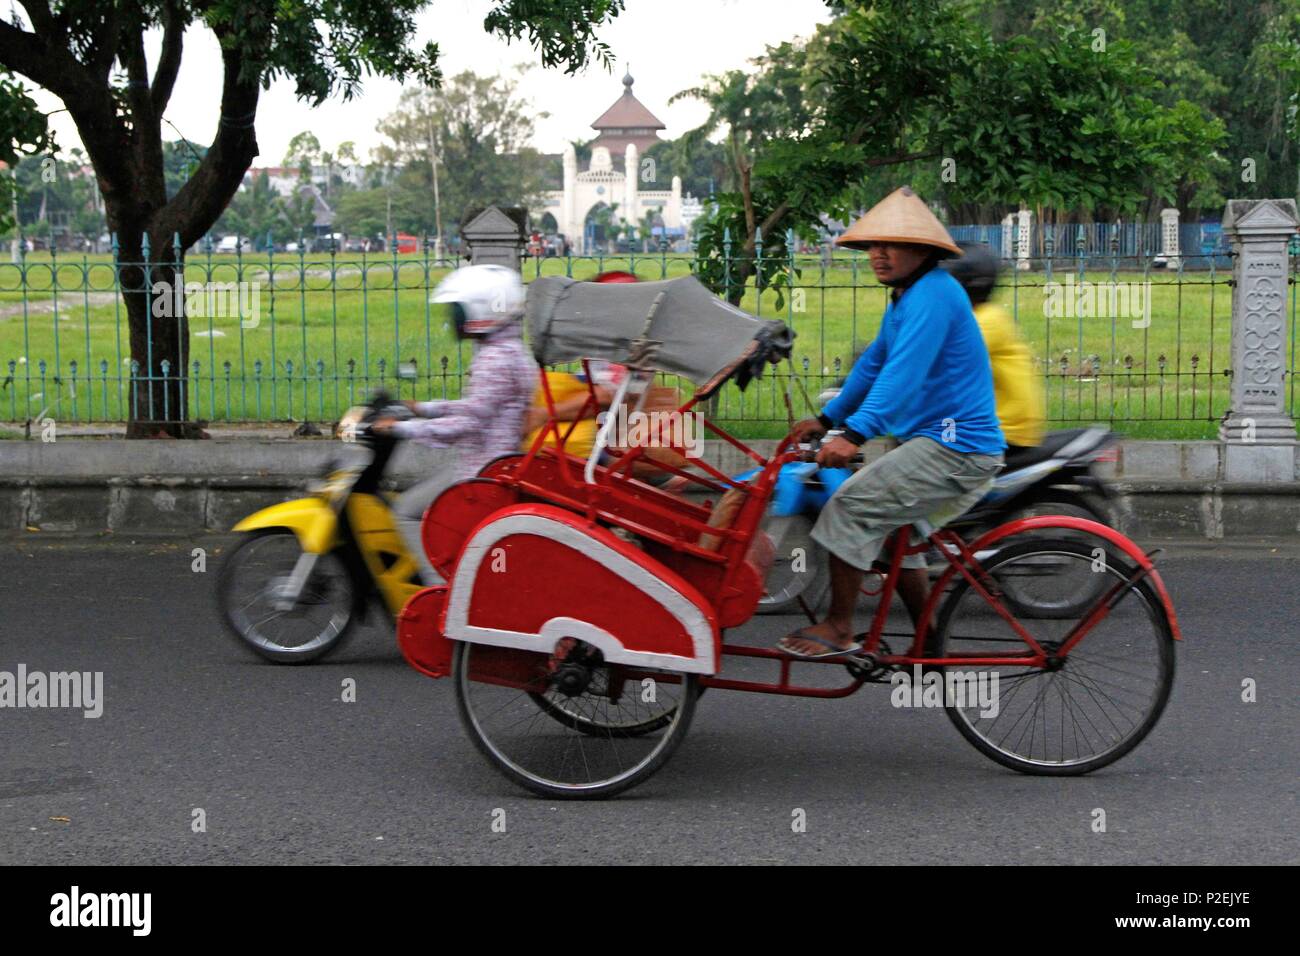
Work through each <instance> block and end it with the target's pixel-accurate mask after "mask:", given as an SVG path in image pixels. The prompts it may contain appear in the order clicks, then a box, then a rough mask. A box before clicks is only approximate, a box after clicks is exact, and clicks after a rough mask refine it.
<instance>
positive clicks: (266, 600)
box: [217, 391, 424, 664]
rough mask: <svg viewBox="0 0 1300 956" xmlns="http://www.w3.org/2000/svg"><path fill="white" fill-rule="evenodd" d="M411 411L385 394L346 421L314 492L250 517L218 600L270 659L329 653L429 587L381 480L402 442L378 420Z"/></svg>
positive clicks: (301, 659) (243, 635) (236, 627)
mask: <svg viewBox="0 0 1300 956" xmlns="http://www.w3.org/2000/svg"><path fill="white" fill-rule="evenodd" d="M410 416H411V412H410V411H409V410H408V409H407V408H406V406H405V405H402V404H400V403H398V402H394V401H393V400H392V399H391V398H390V397H389V396H388V395H387V394H386V393H385V392H383V391H380V392H378V393H376V395H375V396H374V398H373V399H372V400H371V402H370V404H368V405H365V406H359V407H356V408H353V409H351V410H349V411H348V413H347V415H345V416H344V418H343V420H342V421H340V422H339V426H338V433H339V436H340V438H341V439H342V442H341V453H340V455H338V456H337V458H336V460H334V461H332V462H331V464H330V465H329V467H328V468H327V470H326V474H325V475H324V477H323V478H322V479H320V480H318V481H315V482H313V483H312V484H311V485H310V486H309V489H308V490H309V491H310V492H311V494H309V495H308V496H307V497H305V498H298V499H296V500H294V501H286V502H282V503H281V504H278V505H272V506H271V507H270V508H265V509H263V510H261V511H258V512H256V513H255V514H252V515H249V516H248V517H247V518H245V519H244V520H243V521H241V522H239V524H237V525H235V527H234V530H235V531H238V532H240V533H241V534H242V535H243V540H241V541H240V542H239V543H238V545H236V547H235V548H234V549H233V550H232V551H231V552H230V554H229V555H228V556H227V558H226V560H225V561H224V562H223V564H222V567H221V572H220V574H219V576H218V580H217V603H218V606H219V607H220V610H221V617H222V619H223V620H224V621H225V623H226V626H227V627H228V628H229V629H230V631H231V632H232V633H233V634H234V635H235V637H237V638H238V639H239V640H240V642H242V643H243V644H245V645H247V646H248V647H251V648H252V649H253V650H254V651H256V652H257V653H258V654H260V655H261V656H262V657H265V658H266V659H267V660H271V661H275V662H277V663H281V664H304V663H306V662H308V661H314V660H317V659H318V658H320V657H322V656H324V655H325V654H328V653H329V652H330V651H332V650H334V648H336V647H338V645H339V644H340V643H341V642H342V640H343V638H344V636H345V635H346V634H347V633H348V631H349V629H350V628H351V626H352V625H353V624H354V623H355V622H356V621H357V620H359V619H364V617H365V615H366V614H367V613H368V611H369V609H370V608H371V607H372V606H373V605H375V604H378V605H379V606H380V607H381V608H382V609H383V613H384V614H385V615H386V616H387V617H388V618H390V619H391V620H395V619H396V617H397V615H398V613H399V612H400V611H401V609H402V607H403V606H404V605H405V604H406V602H407V600H408V599H409V598H410V597H411V596H412V595H413V594H415V592H416V591H418V590H420V588H421V587H423V586H424V585H423V583H422V582H421V580H420V571H419V565H418V563H417V562H416V560H415V558H414V557H412V555H411V554H410V551H409V550H408V549H407V546H406V542H405V541H404V540H403V538H402V535H401V533H400V532H399V531H398V529H397V526H396V523H395V521H394V518H393V513H392V511H391V509H390V508H389V499H388V497H387V495H386V493H385V492H384V491H383V490H382V489H381V487H380V485H381V482H382V480H383V476H384V471H385V469H386V468H387V467H388V463H389V459H391V458H392V455H393V452H394V451H395V450H396V448H397V445H398V442H399V441H400V439H397V438H395V437H393V436H391V435H381V434H377V433H375V432H374V431H373V430H372V429H371V427H370V425H371V423H372V422H374V421H375V420H376V419H378V418H396V419H398V420H404V419H407V418H409V417H410Z"/></svg>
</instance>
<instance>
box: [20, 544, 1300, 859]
mask: <svg viewBox="0 0 1300 956" xmlns="http://www.w3.org/2000/svg"><path fill="white" fill-rule="evenodd" d="M225 540H226V539H222V538H216V537H213V538H207V539H203V540H201V541H197V542H189V541H168V542H158V541H135V542H132V541H130V540H125V539H120V538H116V539H112V540H107V539H106V540H101V541H90V542H87V541H58V540H51V539H47V538H41V537H39V536H36V535H30V536H28V537H26V538H22V539H14V538H10V539H8V540H6V541H4V542H2V543H0V672H2V671H9V672H14V671H15V670H16V668H17V666H18V664H20V663H21V664H24V665H25V666H26V668H27V670H28V671H29V672H31V671H56V670H64V671H66V670H72V669H75V670H83V671H103V673H104V710H103V715H102V716H101V717H99V718H98V719H87V718H85V717H83V716H82V713H81V712H80V711H70V710H30V709H22V710H18V709H3V708H0V863H3V864H13V863H73V862H75V863H81V864H100V863H103V864H123V863H218V862H220V863H450V862H477V863H512V862H519V863H546V862H572V863H660V862H662V863H696V862H699V863H703V862H749V863H783V862H801V863H810V862H817V863H966V864H970V863H975V864H988V863H1039V864H1044V863H1046V864H1057V863H1087V864H1115V863H1154V864H1173V863H1184V864H1203V863H1223V864H1261V863H1296V862H1300V837H1298V836H1297V834H1298V833H1300V828H1298V827H1297V816H1296V779H1297V768H1298V767H1300V760H1298V759H1297V757H1298V756H1300V744H1298V738H1300V735H1298V734H1297V724H1298V721H1297V717H1298V716H1300V707H1298V705H1297V694H1296V688H1297V686H1300V650H1298V649H1297V632H1298V631H1300V626H1298V624H1297V619H1298V617H1300V596H1298V595H1297V587H1296V585H1297V581H1298V580H1300V550H1297V549H1294V548H1292V549H1288V548H1285V547H1280V548H1277V549H1276V550H1271V549H1270V548H1268V547H1256V548H1236V547H1234V548H1213V549H1211V548H1205V547H1199V548H1197V547H1191V548H1181V549H1176V550H1175V551H1173V552H1172V553H1171V554H1168V555H1166V557H1165V558H1164V559H1163V560H1162V562H1161V567H1162V571H1163V573H1164V575H1165V579H1166V582H1167V583H1168V585H1169V588H1170V591H1171V592H1172V594H1173V596H1174V600H1175V603H1176V606H1177V609H1178V612H1179V616H1180V619H1181V621H1182V624H1183V629H1184V633H1185V635H1186V640H1185V641H1184V642H1183V645H1182V646H1180V648H1179V650H1178V664H1177V666H1178V676H1177V679H1176V682H1175V687H1174V692H1173V697H1172V700H1171V701H1170V704H1169V707H1168V709H1167V710H1166V712H1165V715H1164V717H1163V719H1162V721H1161V723H1160V724H1159V725H1158V726H1157V727H1156V729H1155V731H1154V732H1153V733H1152V734H1151V736H1150V737H1148V738H1147V740H1146V741H1144V742H1143V743H1142V744H1141V745H1140V746H1139V747H1138V749H1137V750H1136V751H1134V752H1133V753H1132V754H1130V755H1129V756H1127V757H1126V758H1124V759H1123V760H1121V761H1119V762H1118V763H1116V764H1114V765H1112V766H1111V767H1109V768H1106V769H1105V770H1102V771H1099V772H1097V773H1095V774H1093V775H1091V776H1087V777H1082V778H1064V779H1053V778H1042V777H1037V778H1035V777H1026V776H1022V775H1019V774H1016V773H1014V772H1012V771H1009V770H1005V769H1002V768H1000V767H998V766H997V765H995V764H993V763H991V762H990V761H989V760H987V759H986V758H985V757H983V756H981V755H980V754H979V753H978V752H976V751H975V750H974V749H973V748H972V747H971V746H970V745H969V744H967V743H966V742H965V741H964V740H963V739H962V738H961V737H960V736H959V735H958V733H957V731H956V730H955V729H954V728H953V727H952V725H951V724H950V723H949V722H948V720H947V718H946V717H945V716H944V714H943V713H942V712H941V711H937V710H900V709H895V708H892V707H890V706H889V702H888V693H889V691H888V687H867V688H865V689H864V690H863V691H862V692H861V693H859V694H857V695H855V696H853V697H850V698H848V699H846V700H840V701H809V700H800V699H794V698H781V697H771V696H765V695H754V694H740V693H734V692H724V691H713V692H711V693H709V694H707V695H706V696H705V697H704V698H702V699H701V701H700V706H699V709H698V711H697V713H696V717H695V723H694V725H693V726H692V728H691V731H690V734H689V736H688V737H687V739H686V741H685V743H684V744H683V746H682V747H681V749H680V750H679V751H678V752H677V753H676V755H675V756H674V757H673V758H672V759H671V760H670V761H669V763H668V764H667V766H666V767H665V768H664V769H663V770H661V771H660V772H659V773H658V775H656V776H655V777H654V778H653V779H651V780H650V781H649V782H648V783H646V784H644V785H642V786H641V787H639V788H637V789H636V790H633V791H632V792H630V793H628V794H626V795H624V796H622V797H618V798H616V799H613V800H609V801H604V802H596V803H563V802H561V803H557V802H553V801H548V800H544V799H539V798H535V797H532V796H529V795H527V794H526V793H524V792H522V791H519V790H517V789H515V788H514V787H513V786H512V785H511V784H509V783H508V782H507V781H506V780H504V779H503V778H502V777H500V776H498V774H497V773H496V772H495V771H494V770H492V769H491V768H490V767H489V766H488V765H487V764H486V762H485V761H484V760H483V759H482V758H481V757H480V756H479V754H478V753H477V751H475V750H474V748H473V747H472V745H471V744H470V742H469V741H468V740H467V738H466V737H465V735H464V733H463V732H462V730H461V728H460V725H459V722H458V720H457V718H456V713H455V702H454V698H453V692H452V688H451V686H450V683H449V682H448V681H431V680H429V679H427V678H425V677H423V676H421V675H419V674H417V673H416V672H415V671H413V670H411V669H410V668H408V667H407V666H406V664H405V662H404V661H403V660H402V658H401V656H400V655H399V653H398V651H397V649H396V647H395V645H394V643H393V640H392V636H391V635H390V634H389V633H387V632H386V631H384V630H382V629H380V628H377V627H371V628H367V629H364V630H360V631H357V632H355V633H354V634H353V635H352V637H351V638H350V640H349V642H348V644H347V645H346V646H344V647H343V648H341V649H340V650H339V652H338V653H337V654H336V655H335V656H333V657H331V658H327V659H326V660H325V661H322V662H320V663H317V664H313V665H309V666H306V667H298V668H290V667H283V666H274V665H270V664H266V663H262V662H261V661H259V660H257V659H255V658H254V657H253V656H252V655H251V654H250V653H249V652H246V651H245V650H244V649H243V648H242V647H240V646H239V645H237V644H236V643H235V642H234V641H233V640H232V639H231V638H230V637H228V636H227V635H226V634H225V633H224V631H223V630H222V628H221V626H220V625H219V623H218V621H217V619H216V616H215V613H214V610H213V598H212V589H213V585H214V583H215V567H216V562H217V561H219V560H220V555H219V554H212V557H211V561H210V563H209V566H208V571H207V572H206V573H195V572H193V571H192V570H191V558H190V548H191V547H193V546H195V544H201V545H203V546H204V547H207V548H208V549H209V551H210V553H211V552H214V551H215V550H216V549H217V548H221V547H222V546H223V544H224V543H225ZM792 623H793V620H792V619H787V618H759V619H756V621H755V622H754V623H752V624H750V625H749V626H748V627H747V628H745V629H744V630H743V631H742V632H741V634H742V635H743V636H744V638H745V639H748V640H754V641H772V640H775V639H776V638H777V637H778V636H779V635H780V634H781V633H784V632H785V631H787V630H789V629H790V627H791V626H792ZM1246 677H1250V678H1254V679H1255V681H1256V682H1257V685H1258V702H1256V703H1251V704H1248V703H1243V702H1242V700H1241V685H1242V680H1243V678H1246ZM345 678H352V679H354V680H355V681H356V688H357V699H356V701H355V702H354V703H344V702H343V701H342V700H341V699H340V697H341V688H342V686H343V681H344V679H345ZM1096 808H1102V809H1104V810H1105V811H1106V820H1107V828H1106V832H1105V833H1096V832H1093V829H1092V822H1093V819H1094V815H1093V811H1094V810H1095V809H1096ZM200 809H201V810H202V811H203V816H204V820H205V823H206V830H205V831H204V832H194V827H193V821H194V820H195V818H196V815H195V811H196V810H200ZM799 809H801V810H803V811H804V812H805V814H806V821H807V823H806V830H805V831H804V832H794V830H793V828H792V825H791V824H792V819H793V814H794V812H795V811H796V810H799ZM500 811H504V821H505V832H495V831H494V827H493V823H494V820H495V821H500V820H501V819H502V815H501V813H500ZM498 829H499V827H498Z"/></svg>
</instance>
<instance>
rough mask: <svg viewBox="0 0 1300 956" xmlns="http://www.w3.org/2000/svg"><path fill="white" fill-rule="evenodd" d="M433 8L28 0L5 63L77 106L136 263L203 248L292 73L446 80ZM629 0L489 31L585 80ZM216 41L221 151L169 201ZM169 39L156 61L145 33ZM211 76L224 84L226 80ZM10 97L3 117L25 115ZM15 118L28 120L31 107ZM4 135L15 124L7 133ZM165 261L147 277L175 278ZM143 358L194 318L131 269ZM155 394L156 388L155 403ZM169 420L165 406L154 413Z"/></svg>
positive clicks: (512, 7)
mask: <svg viewBox="0 0 1300 956" xmlns="http://www.w3.org/2000/svg"><path fill="white" fill-rule="evenodd" d="M428 5H429V4H428V2H427V0H385V2H383V3H376V2H373V0H238V2H234V0H216V2H207V0H147V2H140V0H59V2H58V3H54V4H51V3H49V2H47V0H32V2H24V3H23V4H22V9H23V11H24V12H23V14H18V13H16V12H15V14H14V15H13V16H12V17H11V18H10V19H6V20H0V69H3V70H8V71H11V72H12V73H15V74H20V75H22V76H23V77H25V78H26V79H28V80H30V81H31V82H33V83H35V84H37V85H39V86H41V87H44V88H45V89H46V90H48V91H49V92H50V93H52V94H54V95H55V96H57V97H58V98H59V99H60V100H62V101H63V104H64V105H65V106H66V107H67V110H68V113H69V115H70V116H71V118H72V120H73V122H74V123H75V124H76V127H77V132H78V133H79V134H80V137H81V141H82V143H83V144H84V145H85V147H86V152H87V155H88V156H89V158H90V162H91V163H92V164H93V166H94V169H95V173H96V176H97V179H98V182H99V184H100V186H101V188H102V191H103V197H104V205H105V209H106V215H107V219H108V226H109V228H110V229H111V230H113V231H115V232H117V233H118V236H119V242H120V245H121V249H122V258H123V260H125V261H128V262H135V263H139V262H141V260H142V259H143V257H144V255H145V244H146V237H147V242H148V247H149V249H150V252H151V255H152V256H153V257H155V259H156V258H157V257H159V256H166V257H170V249H171V243H172V237H173V235H178V236H179V237H180V241H181V246H182V248H187V247H188V246H190V245H191V244H193V243H194V242H195V241H196V240H198V239H199V238H201V237H202V236H203V235H204V233H206V232H207V231H208V230H209V229H210V228H211V227H212V225H213V224H214V223H215V222H216V221H217V219H218V217H219V216H220V215H221V213H222V211H223V210H224V209H225V207H226V205H227V204H228V203H229V202H230V200H231V198H232V197H233V196H234V195H235V193H236V191H237V190H238V189H239V187H240V184H241V182H242V181H243V178H244V173H245V172H246V171H247V170H248V168H249V166H250V165H251V164H252V161H253V159H254V157H256V156H257V155H258V146H257V136H256V132H255V129H256V119H257V107H258V100H259V98H260V95H261V91H262V90H263V88H264V87H265V86H266V85H267V84H269V83H270V82H271V81H272V80H275V79H278V78H287V79H289V80H290V81H292V82H293V83H294V86H295V91H296V93H297V95H298V97H299V98H300V99H302V100H303V101H305V102H308V103H311V104H319V103H321V102H323V101H324V100H325V99H326V98H327V97H329V96H331V95H333V94H339V95H341V96H343V97H344V98H351V97H353V96H355V95H356V94H357V93H358V91H359V90H360V89H361V84H362V80H363V79H364V78H365V77H367V76H381V77H387V78H390V79H395V80H399V81H413V82H416V83H420V84H422V85H425V86H436V85H437V84H438V83H439V82H440V81H441V78H442V77H441V70H440V67H439V51H438V46H437V44H436V43H433V42H428V43H424V44H418V43H417V42H416V38H415V34H416V15H417V14H418V13H419V12H420V11H422V10H423V9H425V8H426V7H427V6H428ZM622 6H623V3H622V0H547V2H545V3H540V2H537V0H495V2H493V4H492V6H491V7H490V9H489V11H488V14H487V16H486V18H485V20H484V27H485V29H487V30H489V31H491V32H493V33H496V34H498V35H500V36H504V37H506V38H507V39H511V40H514V39H524V40H526V42H527V43H528V44H529V45H530V46H531V47H533V48H535V49H536V50H538V51H539V53H540V59H541V62H542V64H543V66H547V67H556V66H558V67H563V68H564V69H566V70H569V71H574V70H578V69H582V68H583V67H584V66H586V65H587V64H588V63H589V62H591V61H593V60H595V61H597V62H602V63H605V64H606V65H608V63H609V61H610V57H609V51H608V49H607V48H606V47H605V45H604V44H603V43H601V42H600V41H599V40H597V38H596V31H597V30H598V29H599V28H600V27H601V26H602V25H603V24H605V23H607V22H608V21H609V20H610V19H612V18H613V17H614V16H616V15H617V14H618V12H619V11H620V10H621V9H622ZM191 28H195V29H205V30H208V31H211V33H212V35H213V36H214V37H215V39H216V41H217V43H218V44H219V46H220V50H221V60H222V76H221V77H220V80H219V82H220V86H221V105H220V116H219V117H217V116H214V117H212V121H213V124H214V127H215V132H214V135H213V138H212V142H211V145H210V147H209V149H208V150H207V152H206V153H205V154H204V155H203V158H202V160H201V161H200V162H199V163H197V165H196V166H195V168H194V170H193V172H192V173H191V175H190V177H189V178H188V179H187V180H186V181H185V183H184V184H183V185H182V186H181V187H180V188H179V189H178V190H177V191H176V192H175V193H174V194H169V192H168V189H167V177H166V170H165V164H164V153H163V147H162V139H163V137H162V129H163V120H162V117H163V114H164V111H165V110H166V108H167V105H168V103H169V101H170V100H171V95H172V91H173V89H174V87H175V83H176V77H177V74H178V72H179V69H180V65H181V60H182V57H183V55H184V47H185V40H186V37H187V31H188V30H190V29H191ZM151 31H152V32H154V33H156V34H157V36H158V37H159V38H160V42H159V46H158V50H159V52H158V55H157V58H156V60H155V62H154V63H152V64H151V63H150V62H149V59H148V56H147V54H146V42H145V37H146V34H149V33H151ZM214 82H217V79H216V78H214ZM15 101H16V97H15V95H14V93H13V92H12V91H11V90H10V88H9V87H5V89H4V90H3V91H0V104H3V105H0V110H4V111H6V115H8V114H9V113H12V112H14V106H13V104H14V103H15ZM17 102H19V107H18V112H19V113H20V114H21V115H26V114H27V113H28V112H29V111H28V110H25V109H24V108H23V106H22V103H21V101H17ZM6 129H7V126H6ZM169 268H170V266H169V265H167V264H166V263H165V262H161V263H159V264H158V266H157V267H156V268H155V269H154V270H153V271H152V273H151V275H152V276H153V277H154V278H155V279H156V280H157V281H160V282H166V281H169V276H170V273H169V272H168V269H169ZM122 278H123V286H124V288H125V289H127V290H136V289H138V290H140V291H128V292H127V293H126V294H125V296H124V300H125V305H126V312H127V316H128V322H129V327H130V345H131V356H132V358H133V359H135V360H136V361H138V362H139V363H140V368H141V369H142V371H143V372H144V373H145V374H146V376H158V375H159V373H160V371H161V364H160V363H161V362H162V361H164V360H165V361H167V362H168V363H169V365H170V367H171V368H173V369H177V368H188V365H189V362H188V348H189V332H188V326H187V324H186V322H185V319H184V317H183V316H181V317H178V321H176V322H175V323H160V324H158V325H157V326H155V325H151V323H150V321H149V317H150V314H151V313H150V304H151V303H150V295H151V294H152V293H150V292H148V291H147V290H146V286H145V284H144V282H143V270H142V269H138V268H134V267H133V268H130V269H126V270H124V275H123V277H122ZM137 388H138V391H139V392H140V394H136V395H133V397H132V401H131V407H132V409H134V410H136V413H137V414H139V415H141V416H145V415H149V414H151V413H150V412H149V411H148V410H149V409H155V410H161V409H164V408H165V409H168V410H169V411H170V413H171V416H172V418H173V419H176V418H180V419H184V418H186V417H187V416H188V411H187V409H188V404H187V394H186V388H185V383H184V382H183V381H176V380H174V379H173V380H172V381H170V382H166V381H164V380H163V379H162V378H160V377H159V378H152V379H149V380H148V381H147V383H141V384H139V385H138V386H137ZM146 392H147V394H145V393H146ZM158 414H161V411H159V412H158ZM160 430H161V431H163V432H166V433H167V434H171V435H178V436H181V435H189V434H193V433H194V430H193V429H192V428H190V427H188V426H186V425H185V423H184V422H183V421H175V420H173V421H169V422H165V423H163V422H152V421H149V420H146V419H144V418H141V419H139V420H137V421H133V422H132V423H131V425H130V426H129V428H128V435H132V436H149V435H153V434H155V433H157V432H158V431H160Z"/></svg>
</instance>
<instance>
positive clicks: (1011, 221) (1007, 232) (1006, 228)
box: [1002, 213, 1016, 259]
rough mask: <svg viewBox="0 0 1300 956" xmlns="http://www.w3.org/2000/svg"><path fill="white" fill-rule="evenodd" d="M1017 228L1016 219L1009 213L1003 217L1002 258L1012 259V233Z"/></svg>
mask: <svg viewBox="0 0 1300 956" xmlns="http://www.w3.org/2000/svg"><path fill="white" fill-rule="evenodd" d="M1015 226H1016V217H1015V216H1013V215H1011V213H1007V214H1006V215H1005V216H1003V217H1002V258H1003V259H1010V258H1011V231H1012V230H1013V229H1014V228H1015Z"/></svg>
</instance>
